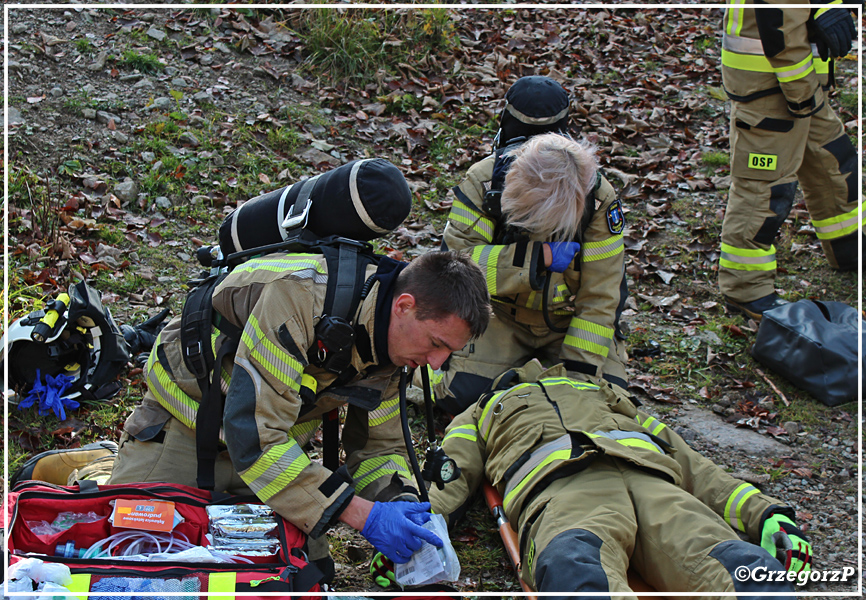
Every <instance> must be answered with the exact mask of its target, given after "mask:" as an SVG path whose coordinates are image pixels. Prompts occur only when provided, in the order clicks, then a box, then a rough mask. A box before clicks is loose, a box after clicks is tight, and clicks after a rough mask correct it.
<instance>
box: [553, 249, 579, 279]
mask: <svg viewBox="0 0 866 600" xmlns="http://www.w3.org/2000/svg"><path fill="white" fill-rule="evenodd" d="M547 245H548V246H550V266H549V267H547V269H548V270H549V271H553V272H554V273H563V272H565V270H566V269H567V268H568V265H570V264H571V261H573V260H574V255H575V254H577V253H578V252H580V242H547Z"/></svg>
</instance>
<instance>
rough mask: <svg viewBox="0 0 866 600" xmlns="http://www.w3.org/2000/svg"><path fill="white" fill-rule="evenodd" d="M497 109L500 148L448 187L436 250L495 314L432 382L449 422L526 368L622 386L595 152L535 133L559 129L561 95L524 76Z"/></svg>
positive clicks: (621, 282)
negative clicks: (474, 273)
mask: <svg viewBox="0 0 866 600" xmlns="http://www.w3.org/2000/svg"><path fill="white" fill-rule="evenodd" d="M505 98H506V101H507V105H506V107H505V109H504V110H503V112H502V121H501V129H500V133H499V136H498V144H499V147H498V149H497V151H496V152H495V153H494V155H492V156H490V157H488V158H486V159H484V160H482V161H481V162H479V163H477V164H475V165H473V166H472V167H471V168H470V169H469V172H468V174H467V176H466V179H465V180H464V181H463V182H462V183H461V184H460V185H458V186H457V187H456V188H454V192H455V199H454V203H453V206H452V208H451V212H450V214H449V216H448V224H447V226H446V228H445V234H444V242H443V247H445V248H447V249H449V250H459V251H462V252H465V253H466V254H468V255H469V256H471V257H472V260H473V261H475V262H477V263H478V264H479V265H480V266H481V269H482V270H483V271H484V272H485V274H486V277H487V287H488V290H489V292H490V294H491V296H492V297H493V307H494V314H495V318H494V319H493V320H491V322H490V327H489V328H488V329H487V332H486V333H485V335H484V336H482V337H481V338H480V339H479V340H477V341H475V342H473V343H472V344H469V345H468V346H467V347H466V348H464V349H462V350H460V351H459V352H455V353H454V354H453V355H452V356H451V358H450V359H449V361H448V363H447V364H446V365H445V367H444V368H443V370H442V372H441V373H434V374H433V375H432V377H431V380H432V381H433V382H434V392H435V396H436V403H437V406H440V407H441V408H443V409H444V410H446V411H447V412H449V413H451V414H457V413H458V412H461V411H462V410H463V409H464V408H466V407H467V406H469V405H470V404H471V403H474V402H475V401H476V400H477V399H478V396H479V395H480V394H481V393H483V392H484V391H485V390H486V389H488V388H489V385H490V383H491V382H492V381H493V379H494V378H495V377H496V376H498V375H499V374H501V373H502V372H503V371H506V370H507V369H510V368H512V367H514V366H516V365H520V364H523V363H524V362H526V361H527V360H529V359H530V358H533V357H536V358H539V359H542V360H547V361H549V363H550V364H555V363H559V362H564V363H565V365H566V368H567V369H568V371H569V374H570V375H571V376H572V377H576V378H579V379H585V380H599V379H601V378H605V379H607V380H609V381H610V382H611V383H614V384H616V385H618V386H620V387H622V388H626V387H627V385H628V384H627V376H626V372H625V366H624V364H625V362H626V360H627V357H626V355H625V350H624V347H623V341H622V339H621V338H622V334H621V332H620V329H619V322H618V317H619V314H620V312H621V311H622V307H623V306H624V303H625V297H626V294H627V291H626V282H625V270H624V254H623V238H622V232H623V229H624V219H623V211H622V206H621V204H620V202H619V200H618V199H617V197H616V194H615V192H614V190H613V187H612V186H611V185H610V183H609V182H608V181H607V180H606V179H605V178H604V177H603V176H602V175H601V173H600V172H599V170H598V166H597V161H596V158H595V149H594V148H592V147H591V146H589V145H587V144H583V143H579V142H575V141H573V140H571V139H569V138H567V137H565V136H562V135H559V134H555V133H544V132H551V131H557V132H565V131H566V130H567V127H568V96H567V94H566V93H565V90H564V89H563V88H562V86H560V85H559V84H558V83H556V82H554V81H553V80H551V79H548V78H546V77H523V78H521V79H519V80H518V81H517V82H515V83H514V85H512V86H511V88H510V89H509V90H508V93H507V94H506V96H505ZM526 136H532V137H529V139H528V141H523V140H524V139H525V137H526ZM503 184H504V185H503Z"/></svg>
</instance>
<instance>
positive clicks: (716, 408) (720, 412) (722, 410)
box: [713, 404, 727, 415]
mask: <svg viewBox="0 0 866 600" xmlns="http://www.w3.org/2000/svg"><path fill="white" fill-rule="evenodd" d="M725 408H727V407H725V406H722V405H721V404H713V412H714V413H716V414H717V415H723V414H725Z"/></svg>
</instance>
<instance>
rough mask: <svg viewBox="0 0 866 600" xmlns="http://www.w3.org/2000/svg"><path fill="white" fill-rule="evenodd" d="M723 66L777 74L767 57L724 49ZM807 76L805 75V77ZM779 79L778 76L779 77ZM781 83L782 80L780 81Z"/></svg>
mask: <svg viewBox="0 0 866 600" xmlns="http://www.w3.org/2000/svg"><path fill="white" fill-rule="evenodd" d="M722 64H723V65H724V66H726V67H730V68H731V69H739V70H740V71H752V72H754V73H774V74H775V73H776V71H775V69H773V65H771V64H770V61H769V60H767V57H766V56H758V55H755V54H738V53H736V52H732V51H730V50H726V49H724V48H722ZM804 76H805V75H804ZM777 77H778V75H777ZM780 81H781V80H780Z"/></svg>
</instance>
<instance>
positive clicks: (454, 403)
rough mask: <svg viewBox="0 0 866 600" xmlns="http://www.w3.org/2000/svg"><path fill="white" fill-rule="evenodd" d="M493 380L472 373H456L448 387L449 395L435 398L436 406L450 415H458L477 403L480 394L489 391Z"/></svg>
mask: <svg viewBox="0 0 866 600" xmlns="http://www.w3.org/2000/svg"><path fill="white" fill-rule="evenodd" d="M492 383H493V380H492V379H490V378H489V377H482V376H481V375H475V374H474V373H457V374H456V375H454V379H452V380H451V384H450V385H449V386H448V392H449V394H450V395H448V396H444V397H442V398H436V406H438V407H439V408H441V409H442V410H444V411H445V412H447V413H448V414H451V415H459V414H460V413H462V412H463V411H464V410H466V409H467V408H468V407H469V406H471V405H472V404H475V403H476V402H478V399H479V398H480V397H481V395H482V394H484V393H486V392H487V391H489V390H490V385H491V384H492Z"/></svg>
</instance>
